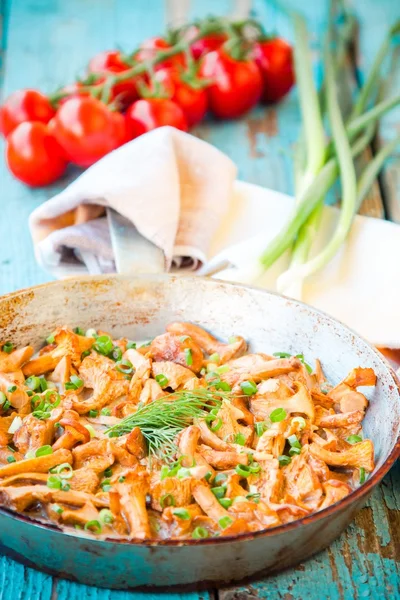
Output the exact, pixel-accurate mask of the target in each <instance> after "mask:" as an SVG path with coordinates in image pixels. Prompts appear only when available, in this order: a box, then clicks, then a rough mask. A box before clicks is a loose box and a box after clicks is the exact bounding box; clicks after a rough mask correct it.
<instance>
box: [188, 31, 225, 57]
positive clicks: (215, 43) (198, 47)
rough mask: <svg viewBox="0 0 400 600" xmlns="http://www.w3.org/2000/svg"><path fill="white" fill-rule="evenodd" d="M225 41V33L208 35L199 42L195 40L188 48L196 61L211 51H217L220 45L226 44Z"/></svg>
mask: <svg viewBox="0 0 400 600" xmlns="http://www.w3.org/2000/svg"><path fill="white" fill-rule="evenodd" d="M226 40H227V36H226V35H225V33H210V34H209V35H206V36H204V37H203V38H201V39H200V40H196V41H195V42H193V44H192V45H191V46H190V50H191V52H192V55H193V58H195V59H196V60H198V59H199V58H201V57H202V56H204V55H205V54H208V53H209V52H212V51H213V50H218V48H220V47H221V46H222V44H223V43H224V42H226Z"/></svg>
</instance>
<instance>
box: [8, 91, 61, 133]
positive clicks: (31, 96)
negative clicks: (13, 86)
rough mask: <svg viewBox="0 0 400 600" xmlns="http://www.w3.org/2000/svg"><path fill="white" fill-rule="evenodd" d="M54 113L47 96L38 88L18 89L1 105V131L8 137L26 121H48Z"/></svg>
mask: <svg viewBox="0 0 400 600" xmlns="http://www.w3.org/2000/svg"><path fill="white" fill-rule="evenodd" d="M54 114H55V110H54V108H53V107H52V106H51V104H50V102H49V99H48V98H47V96H44V95H43V94H41V93H40V92H38V91H36V90H18V91H16V92H14V93H12V94H11V95H10V96H8V98H7V99H6V101H5V102H4V104H3V106H1V107H0V131H1V133H2V134H3V135H4V137H7V136H8V135H9V134H10V133H11V132H12V130H13V129H15V128H16V127H17V125H19V124H20V123H23V122H24V121H41V122H42V123H48V122H49V121H50V119H51V118H52V117H53V116H54Z"/></svg>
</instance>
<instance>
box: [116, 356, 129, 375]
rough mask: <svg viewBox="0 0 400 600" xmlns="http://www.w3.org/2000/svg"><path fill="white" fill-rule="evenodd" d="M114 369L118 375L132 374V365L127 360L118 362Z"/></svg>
mask: <svg viewBox="0 0 400 600" xmlns="http://www.w3.org/2000/svg"><path fill="white" fill-rule="evenodd" d="M115 368H116V369H117V371H119V372H120V373H124V375H130V374H131V373H133V364H132V363H131V361H130V360H127V359H124V360H119V361H118V362H117V363H116V365H115Z"/></svg>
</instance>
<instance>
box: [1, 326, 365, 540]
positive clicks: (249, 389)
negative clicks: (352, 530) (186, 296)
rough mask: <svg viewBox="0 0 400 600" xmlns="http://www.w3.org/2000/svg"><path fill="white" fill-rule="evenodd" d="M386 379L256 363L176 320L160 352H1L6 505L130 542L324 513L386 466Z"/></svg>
mask: <svg viewBox="0 0 400 600" xmlns="http://www.w3.org/2000/svg"><path fill="white" fill-rule="evenodd" d="M375 383H376V377H375V373H374V371H373V370H372V369H368V368H360V367H358V368H354V369H353V370H352V371H351V372H350V373H349V374H348V375H347V377H346V378H345V379H344V380H343V381H342V382H340V383H339V384H337V385H335V386H333V385H331V384H330V383H329V382H328V381H327V380H326V378H325V376H324V373H323V370H322V366H321V364H320V363H319V361H318V360H316V361H315V365H313V367H311V366H310V365H308V364H307V363H306V362H305V360H304V357H303V355H301V354H299V355H297V356H291V355H289V354H288V353H286V352H276V353H275V354H274V355H272V356H270V355H267V354H263V353H257V354H254V353H249V352H248V349H247V344H246V341H245V340H244V339H243V338H242V337H238V336H237V337H233V338H230V339H229V341H228V342H227V343H223V342H220V341H218V340H217V339H216V338H214V337H213V336H212V335H210V334H209V333H208V332H206V331H205V330H203V329H201V328H200V327H198V326H196V325H193V324H190V323H178V322H176V323H171V324H170V325H169V326H168V327H167V331H166V333H163V334H161V335H159V336H157V337H156V338H154V339H153V340H152V341H151V342H149V343H146V344H142V345H140V344H138V343H135V342H133V341H130V340H128V339H126V338H122V339H114V340H113V339H112V338H111V336H110V335H109V334H107V333H106V332H103V331H95V330H93V329H92V330H88V331H86V332H84V331H82V330H81V329H80V328H76V329H74V330H71V329H68V328H67V327H65V326H63V327H60V328H58V329H57V330H56V331H55V332H54V333H53V334H51V335H50V336H49V338H47V340H46V345H45V346H44V347H43V348H42V349H41V350H40V352H39V353H38V354H37V355H34V350H33V348H32V347H31V346H26V347H24V348H14V346H13V344H12V342H10V341H5V342H3V344H2V345H1V352H0V390H1V391H0V505H2V506H5V507H7V508H9V509H11V510H13V511H16V512H19V513H24V514H27V515H30V516H31V517H33V518H35V519H39V520H45V521H46V522H50V523H52V524H53V525H55V526H57V527H60V528H63V529H65V528H67V529H69V530H70V531H73V530H78V531H77V532H76V533H78V534H79V532H80V533H81V534H86V535H94V536H98V537H103V538H104V537H107V538H114V539H115V538H118V539H126V540H145V539H152V540H157V539H158V540H165V539H203V538H208V537H215V536H226V535H237V534H240V533H245V532H254V531H259V530H264V529H269V528H272V527H276V526H278V525H282V524H285V523H288V522H291V521H294V520H296V519H300V518H302V517H305V516H307V515H310V514H311V513H313V512H315V511H319V510H322V509H324V508H326V507H328V506H330V505H332V504H334V503H336V502H338V501H339V500H341V499H342V498H344V497H345V496H347V495H348V494H349V493H350V492H351V491H352V489H354V488H355V487H356V486H358V485H360V484H362V483H363V482H364V480H365V479H366V477H367V476H368V473H370V472H371V471H372V470H373V469H374V448H373V444H372V441H371V440H369V439H363V436H362V430H361V424H362V420H363V417H364V413H365V410H366V409H367V405H368V402H367V399H366V398H365V396H364V395H363V394H362V393H361V392H359V391H357V388H358V387H360V386H373V385H375Z"/></svg>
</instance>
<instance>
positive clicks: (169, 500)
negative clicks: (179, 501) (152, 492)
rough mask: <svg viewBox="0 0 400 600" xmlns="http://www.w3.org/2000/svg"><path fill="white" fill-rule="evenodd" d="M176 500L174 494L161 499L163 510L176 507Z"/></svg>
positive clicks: (165, 495)
mask: <svg viewBox="0 0 400 600" xmlns="http://www.w3.org/2000/svg"><path fill="white" fill-rule="evenodd" d="M175 504H176V502H175V498H174V497H173V495H172V494H164V495H163V496H161V498H160V506H161V508H165V507H166V506H175Z"/></svg>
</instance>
